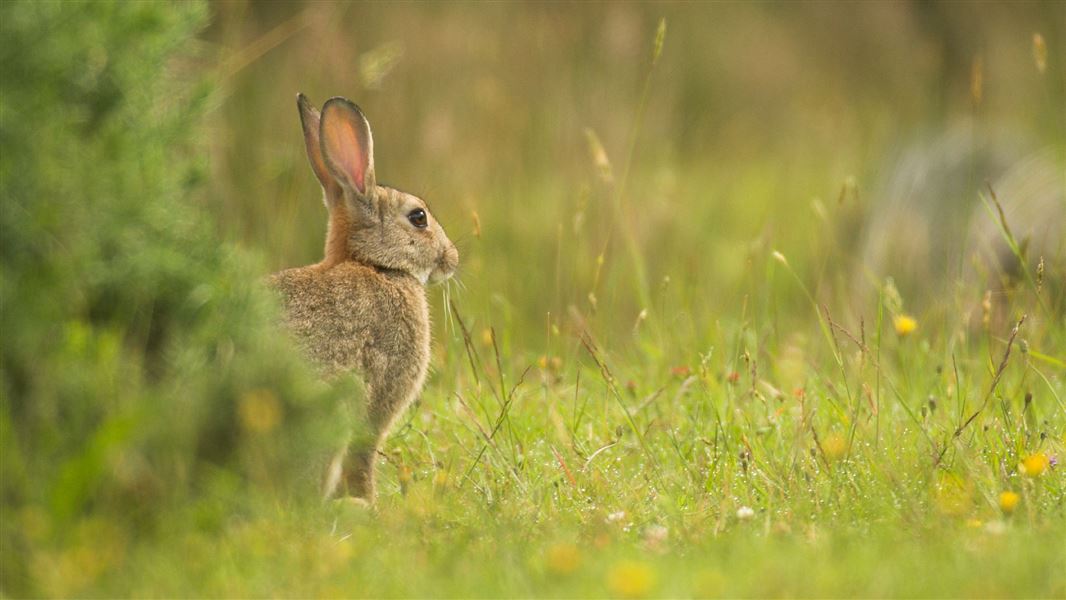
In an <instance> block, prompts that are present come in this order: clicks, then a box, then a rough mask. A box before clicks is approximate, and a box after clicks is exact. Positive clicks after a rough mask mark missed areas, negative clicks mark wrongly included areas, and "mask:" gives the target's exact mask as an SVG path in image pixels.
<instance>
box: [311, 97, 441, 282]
mask: <svg viewBox="0 0 1066 600" xmlns="http://www.w3.org/2000/svg"><path fill="white" fill-rule="evenodd" d="M297 105H298V107H299V109H300V121H301V124H302V125H303V132H304V142H305V144H306V146H307V156H308V158H309V159H310V161H311V168H312V169H313V170H314V172H315V176H316V177H317V178H318V181H319V182H320V183H321V184H322V189H323V191H324V195H325V201H326V208H327V209H329V214H330V218H329V234H328V236H327V238H326V259H325V261H324V264H325V265H326V266H332V265H334V264H337V263H339V262H342V261H344V260H349V259H351V260H355V261H357V262H360V263H363V264H367V265H371V266H373V267H376V268H378V269H385V270H390V271H401V272H403V273H407V274H409V275H412V276H413V277H415V278H416V279H418V280H419V281H421V282H422V283H426V282H438V281H444V280H445V279H448V278H449V277H451V276H452V273H454V272H455V269H456V267H457V266H458V265H459V251H458V250H456V248H455V244H453V243H452V242H451V240H449V239H448V236H447V235H445V233H444V229H443V228H442V227H441V226H440V223H438V222H437V220H436V219H435V218H433V215H431V214H430V212H429V206H427V205H426V203H425V201H424V200H422V199H421V198H419V197H417V196H414V195H412V194H407V193H404V192H401V191H399V190H395V189H392V188H389V187H385V186H379V185H377V182H376V180H375V177H374V139H373V137H372V136H371V133H370V123H368V122H367V120H366V117H365V116H363V111H361V110H360V109H359V107H358V106H356V105H355V104H353V103H352V102H351V101H349V100H347V99H345V98H339V97H338V98H331V99H329V100H328V101H327V102H326V104H325V106H323V107H322V112H321V113H319V111H317V110H315V108H314V107H313V106H312V105H311V103H310V102H309V101H308V100H307V98H306V97H305V96H304V95H303V94H300V95H298V96H297Z"/></svg>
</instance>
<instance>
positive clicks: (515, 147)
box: [205, 2, 1066, 341]
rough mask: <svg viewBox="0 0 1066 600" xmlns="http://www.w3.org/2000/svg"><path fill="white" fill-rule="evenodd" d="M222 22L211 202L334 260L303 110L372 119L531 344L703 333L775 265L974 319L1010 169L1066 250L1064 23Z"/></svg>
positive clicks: (965, 9) (670, 12)
mask: <svg viewBox="0 0 1066 600" xmlns="http://www.w3.org/2000/svg"><path fill="white" fill-rule="evenodd" d="M213 9H214V13H215V19H214V20H213V22H212V25H211V26H210V28H209V29H208V31H207V32H206V34H205V39H206V40H207V42H208V43H209V44H210V45H211V47H212V48H213V49H214V50H216V51H217V52H218V53H219V54H220V55H221V56H224V57H226V58H225V60H223V61H222V67H221V68H220V70H221V74H222V78H223V81H224V85H223V90H224V91H223V93H222V96H221V97H220V101H221V106H220V107H219V110H218V112H217V113H216V121H215V124H214V126H213V131H214V133H215V134H216V135H215V136H214V137H213V143H214V147H213V148H212V157H213V160H212V168H213V170H212V175H211V178H210V182H209V186H210V188H211V190H212V191H213V192H214V193H212V194H210V197H211V202H212V203H213V204H214V207H215V210H217V211H218V212H219V213H220V214H221V215H222V216H223V226H224V227H225V235H226V236H227V237H228V238H232V239H240V240H242V241H243V242H244V243H246V244H248V245H249V246H253V247H255V248H259V249H263V251H264V254H265V255H266V256H267V257H268V260H269V261H270V265H271V266H272V267H274V268H280V267H283V266H291V265H295V264H305V263H308V262H311V261H313V260H316V259H317V257H318V256H319V255H320V252H321V248H320V247H321V243H322V242H321V239H322V232H323V227H324V222H325V212H324V209H323V208H322V207H321V205H320V203H319V202H318V195H319V192H318V190H317V188H316V185H315V181H314V179H313V177H312V176H311V173H310V170H309V169H308V168H307V164H306V160H305V159H304V157H303V155H302V152H303V150H302V148H301V146H300V144H299V141H300V137H299V129H298V123H297V118H296V111H295V109H294V108H293V104H294V100H293V97H294V95H295V93H296V92H297V91H302V92H304V93H306V94H308V95H309V96H310V97H311V98H312V99H314V100H315V101H316V102H319V103H321V102H323V101H324V100H325V99H326V98H328V97H329V96H333V95H344V96H347V97H349V98H352V99H353V100H355V101H356V102H357V103H359V104H360V105H361V106H362V107H363V108H364V109H365V111H366V112H367V114H368V115H369V117H370V119H371V123H372V126H373V127H374V132H375V136H376V142H377V143H376V145H375V150H376V153H377V169H378V174H379V179H381V180H382V181H385V182H388V183H390V184H391V185H395V186H398V187H400V188H402V189H405V190H409V191H411V192H414V193H417V194H420V195H422V196H424V197H425V198H426V199H427V200H428V201H429V202H430V204H431V206H432V207H433V210H434V212H435V214H437V215H438V216H439V218H440V219H441V220H442V221H443V223H444V224H445V225H446V227H447V229H448V231H449V232H450V233H451V235H452V237H453V238H455V239H458V240H459V243H460V247H461V249H462V250H463V252H462V256H463V261H462V263H463V266H462V271H461V280H462V282H463V283H464V284H465V288H466V292H465V293H464V294H462V295H461V299H462V301H464V302H467V303H468V305H470V304H472V306H471V311H472V312H475V313H477V314H478V315H479V316H482V315H484V318H485V319H489V320H492V321H495V322H499V321H500V319H501V318H506V319H516V320H518V321H519V322H520V324H521V325H522V327H519V328H518V329H519V330H521V329H523V328H524V327H533V328H534V330H537V327H539V328H541V329H543V325H544V323H545V320H546V319H547V318H548V317H547V315H548V314H549V313H550V314H551V315H553V317H552V319H553V321H554V320H556V319H560V318H562V316H565V314H566V313H567V310H568V307H576V308H577V309H579V310H580V312H581V313H583V314H585V313H600V314H607V315H609V317H607V318H604V319H603V320H604V321H605V322H604V323H601V324H600V325H601V326H602V327H603V328H604V329H607V330H611V329H614V328H615V327H617V331H620V332H628V331H629V330H630V329H631V328H632V326H633V324H634V322H635V320H636V319H637V316H638V315H639V313H640V311H641V310H643V309H649V308H653V307H650V306H648V304H649V302H652V301H654V300H656V299H659V300H663V301H666V300H665V299H666V298H669V299H671V300H670V301H672V302H676V303H675V304H672V305H665V304H664V305H663V306H662V307H661V308H662V309H663V310H661V311H655V312H659V313H662V316H663V318H669V319H677V320H678V322H677V323H676V325H677V327H678V328H679V329H680V330H688V329H689V328H692V327H695V329H697V330H699V329H701V328H704V327H706V326H707V325H708V324H709V323H710V322H712V321H713V319H715V318H716V315H719V314H721V313H722V312H723V311H725V312H728V313H733V314H735V313H738V312H739V310H738V307H739V306H740V305H741V304H742V303H743V300H744V298H745V297H749V296H753V295H754V296H758V295H759V291H760V290H759V289H758V288H760V287H761V286H766V285H774V283H773V282H772V281H767V278H766V277H764V276H762V275H763V273H762V267H760V266H759V265H764V264H765V259H766V258H767V257H768V256H769V255H770V253H771V252H772V251H773V250H775V249H776V250H778V251H780V252H781V253H782V254H784V255H785V256H786V257H787V258H788V259H789V261H790V263H791V264H792V265H793V267H794V268H797V269H799V270H800V272H801V273H802V274H803V275H804V277H805V278H808V280H810V281H814V282H816V287H817V290H816V292H817V293H818V294H819V295H820V297H821V298H822V300H823V301H824V300H826V299H832V300H833V301H834V305H843V306H842V308H844V307H846V308H845V310H847V311H849V312H851V313H852V314H853V315H859V314H862V313H865V314H866V316H867V318H868V319H869V318H870V312H871V311H872V309H873V306H874V304H872V303H870V302H869V300H870V295H869V294H866V292H868V291H870V290H873V295H874V297H876V293H877V290H878V289H880V287H881V286H882V285H883V284H884V281H885V278H886V277H890V276H891V277H893V278H894V281H895V284H896V286H897V287H899V288H900V291H901V293H902V295H903V297H904V299H905V300H906V301H908V308H910V309H911V310H913V311H917V312H924V311H928V310H932V311H934V312H936V313H937V314H940V313H941V312H943V311H948V312H955V311H956V309H958V308H959V307H960V303H963V304H965V303H966V302H976V301H979V300H980V298H981V294H983V292H984V291H986V290H985V288H989V287H991V288H994V289H995V291H996V292H997V295H998V293H999V290H1000V289H1001V288H1003V282H1002V281H1001V279H1002V278H1001V275H1002V269H1001V268H1000V267H999V266H997V267H996V268H995V269H991V270H990V268H989V267H988V265H987V264H985V263H987V262H988V261H983V262H982V263H981V264H975V259H974V257H975V256H977V253H978V251H979V250H981V248H982V247H984V246H989V245H994V243H996V240H997V239H998V237H999V232H998V226H997V221H996V220H995V219H993V218H991V216H990V214H989V213H988V211H987V209H986V207H985V206H984V205H983V204H982V202H981V199H980V197H979V194H980V193H985V194H986V195H987V193H988V192H987V190H988V188H987V185H988V184H990V183H991V184H993V185H996V186H997V187H998V186H999V185H1000V183H1002V181H1003V178H1004V177H1005V176H1008V175H1010V174H1012V173H1013V174H1014V176H1015V180H1019V179H1020V180H1023V181H1030V182H1031V181H1033V180H1037V181H1038V182H1039V183H1038V184H1030V185H1029V186H1028V188H1026V187H1025V186H1022V185H1020V184H1019V182H1018V181H1013V183H1012V182H1007V185H1009V189H1003V190H998V195H999V196H1000V197H1001V200H1002V202H1003V205H1004V207H1005V209H1006V210H1007V213H1008V215H1010V218H1011V220H1016V221H1018V222H1017V223H1012V224H1011V227H1012V228H1013V230H1014V232H1013V233H1014V234H1015V236H1016V237H1017V238H1018V239H1019V240H1022V239H1023V238H1032V241H1031V242H1030V244H1031V248H1029V254H1030V257H1031V258H1032V265H1033V267H1034V268H1035V265H1036V263H1037V262H1038V256H1039V255H1043V256H1045V258H1046V259H1047V260H1048V261H1051V260H1052V259H1053V258H1061V256H1062V254H1063V249H1064V247H1063V242H1062V239H1063V236H1062V229H1063V227H1062V223H1063V220H1064V211H1066V208H1064V207H1066V198H1064V191H1063V190H1064V188H1066V183H1064V176H1063V171H1064V169H1063V165H1064V161H1063V146H1064V143H1066V142H1064V139H1066V114H1064V112H1066V111H1064V110H1063V108H1062V107H1063V106H1064V102H1066V96H1064V92H1063V89H1064V79H1063V78H1064V71H1063V68H1062V60H1061V58H1062V56H1063V52H1064V49H1063V47H1062V34H1063V31H1064V28H1066V18H1064V17H1066V12H1064V11H1066V9H1064V7H1063V5H1062V4H1061V3H1056V2H1049V3H1023V4H998V5H997V4H989V5H982V6H981V8H980V10H975V7H974V6H973V5H967V4H962V3H926V2H895V3H846V4H827V3H821V4H811V5H792V4H765V3H757V4H727V3H714V4H637V3H617V4H600V3H593V4H587V5H585V4H583V5H557V4H551V5H543V4H536V3H533V4H521V5H510V4H508V5H496V4H490V5H482V4H460V5H451V6H447V7H445V6H426V5H420V4H407V5H393V6H389V7H387V8H386V7H382V6H374V5H360V4H354V5H350V4H332V3H331V4H319V3H307V4H304V3H297V4H284V3H270V4H256V3H241V2H226V3H219V4H217V5H214V6H213ZM661 20H664V21H665V24H666V31H665V36H664V38H663V44H662V48H661V55H660V56H659V58H658V60H657V61H656V62H655V64H653V54H654V52H655V43H656V42H655V38H656V31H657V26H658V24H659V22H660V21H661ZM1019 207H1020V208H1019ZM978 231H979V232H980V233H975V232H978ZM975 236H976V237H975ZM627 240H632V241H633V243H634V244H635V247H636V248H639V252H638V253H637V254H639V256H634V254H633V253H632V252H631V251H627V243H628V241H627ZM999 243H1002V240H1000V241H999ZM1008 254H1009V252H1008ZM601 256H602V264H601V263H600V260H599V259H600V257H601ZM635 261H636V262H635ZM637 262H639V263H641V264H636V263H637ZM1059 262H1060V265H1059V266H1060V267H1061V260H1060V261H1059ZM1049 268H1050V267H1049ZM753 271H754V273H753ZM973 271H976V273H974V272H973ZM967 273H969V274H970V276H969V279H970V281H969V283H970V286H969V289H967V290H966V292H965V293H964V295H967V297H966V298H959V297H957V295H956V292H957V291H958V290H957V287H956V284H957V283H958V282H960V281H962V280H963V279H964V278H965V277H967ZM1058 273H1059V274H1061V271H1059V272H1058ZM785 285H786V287H787V290H788V291H786V292H785V295H784V296H783V298H784V299H785V300H784V301H785V302H786V304H787V303H788V301H789V300H788V299H789V298H794V299H796V300H800V299H802V296H801V295H800V293H799V291H798V290H796V288H795V286H792V285H791V284H790V283H789V282H786V284H785ZM753 288H754V289H753ZM608 290H610V293H607V291H608ZM945 292H949V293H947V294H945ZM491 299H496V302H494V303H493V302H490V300H491ZM910 302H914V305H913V306H910V305H909V303H910ZM475 307H476V308H475ZM490 315H491V316H490ZM620 341H621V340H620Z"/></svg>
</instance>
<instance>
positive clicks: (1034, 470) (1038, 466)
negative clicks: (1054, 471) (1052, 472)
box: [1018, 452, 1051, 477]
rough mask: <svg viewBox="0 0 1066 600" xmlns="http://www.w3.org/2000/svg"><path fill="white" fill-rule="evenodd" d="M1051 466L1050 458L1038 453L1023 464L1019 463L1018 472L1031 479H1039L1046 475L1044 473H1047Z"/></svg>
mask: <svg viewBox="0 0 1066 600" xmlns="http://www.w3.org/2000/svg"><path fill="white" fill-rule="evenodd" d="M1049 465H1051V459H1049V458H1048V456H1047V454H1044V453H1043V452H1037V453H1035V454H1030V455H1029V456H1026V457H1025V459H1023V460H1022V462H1020V463H1018V471H1019V472H1020V473H1021V474H1023V475H1028V476H1029V477H1039V476H1041V475H1043V474H1044V471H1047V468H1048V466H1049Z"/></svg>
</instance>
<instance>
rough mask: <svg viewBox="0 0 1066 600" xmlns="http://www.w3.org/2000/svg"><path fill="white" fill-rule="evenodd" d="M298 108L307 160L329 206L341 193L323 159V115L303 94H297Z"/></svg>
mask: <svg viewBox="0 0 1066 600" xmlns="http://www.w3.org/2000/svg"><path fill="white" fill-rule="evenodd" d="M296 108H298V109H299V110H300V126H301V127H303V130H304V145H305V146H306V147H307V159H308V160H309V161H310V162H311V170H312V171H314V172H315V177H317V178H318V182H319V183H321V184H322V189H324V190H325V191H326V202H327V205H328V203H329V202H330V199H331V198H332V197H333V196H335V195H337V192H339V191H340V187H339V186H338V185H337V180H336V179H334V178H333V175H331V174H330V172H329V168H328V167H326V161H324V160H323V159H322V144H321V143H320V142H319V139H318V136H319V128H320V126H319V121H320V120H321V115H319V113H318V109H317V108H315V107H314V106H312V105H311V101H310V100H308V99H307V96H304V95H303V94H296Z"/></svg>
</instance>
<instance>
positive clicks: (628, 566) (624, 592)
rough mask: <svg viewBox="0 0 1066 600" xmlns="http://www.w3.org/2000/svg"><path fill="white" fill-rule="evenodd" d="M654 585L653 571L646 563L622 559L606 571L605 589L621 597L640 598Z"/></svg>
mask: <svg viewBox="0 0 1066 600" xmlns="http://www.w3.org/2000/svg"><path fill="white" fill-rule="evenodd" d="M654 585H655V572H654V571H652V569H651V567H650V566H649V565H647V564H646V563H642V562H636V561H632V560H624V561H622V562H620V563H618V564H616V565H615V566H614V567H613V568H612V569H611V570H610V571H608V572H607V589H609V590H610V591H611V593H612V594H614V595H615V596H621V597H622V598H642V597H644V596H647V595H648V593H649V592H651V588H652V586H654Z"/></svg>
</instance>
